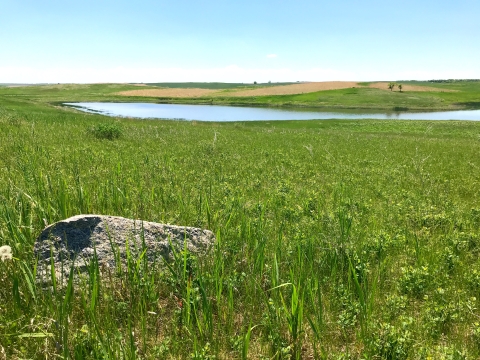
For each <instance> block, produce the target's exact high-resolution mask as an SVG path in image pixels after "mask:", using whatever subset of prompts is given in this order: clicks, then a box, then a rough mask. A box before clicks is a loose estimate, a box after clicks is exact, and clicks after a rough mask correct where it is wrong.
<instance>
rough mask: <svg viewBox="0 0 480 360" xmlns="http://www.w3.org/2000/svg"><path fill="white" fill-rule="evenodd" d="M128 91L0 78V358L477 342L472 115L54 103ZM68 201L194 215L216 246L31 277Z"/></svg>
mask: <svg viewBox="0 0 480 360" xmlns="http://www.w3.org/2000/svg"><path fill="white" fill-rule="evenodd" d="M434 86H435V87H439V86H446V87H448V86H450V87H452V86H453V87H455V86H457V87H461V86H470V87H472V89H471V90H469V92H466V93H467V94H470V95H465V94H463V93H462V92H458V93H454V92H451V93H447V92H445V93H435V96H438V97H439V98H443V99H445V102H448V103H452V104H453V103H454V102H458V99H459V98H461V99H463V100H464V102H467V101H468V102H471V103H475V97H474V95H471V94H474V93H475V92H476V91H477V90H476V89H477V88H476V86H477V85H471V84H468V85H462V84H460V85H455V84H453V85H452V84H434ZM129 88H134V86H133V85H104V84H102V85H100V84H99V85H78V86H77V85H70V86H65V85H62V86H46V87H28V88H1V89H0V139H1V142H0V170H1V175H0V245H9V246H11V247H12V250H13V256H14V259H13V260H11V261H8V260H6V261H4V262H0V358H5V359H50V358H63V359H179V358H183V359H309V358H318V359H338V360H339V359H476V358H479V357H480V312H479V310H478V309H479V307H480V260H479V254H480V156H479V153H480V123H479V122H462V121H449V122H443V121H375V120H362V121H342V120H338V121H337V120H327V121H298V122H295V121H278V122H248V123H241V122H239V123H200V122H182V121H166V120H150V121H142V120H133V119H120V118H118V119H112V118H108V117H105V116H100V115H94V114H85V113H79V112H77V111H75V110H73V109H68V108H64V107H60V106H55V104H58V103H60V102H61V101H78V100H97V101H98V100H102V99H106V100H112V101H113V100H116V96H115V95H112V94H113V93H114V92H117V91H120V90H128V89H129ZM136 88H138V87H136ZM62 89H63V91H62ZM65 89H67V90H68V89H69V90H68V91H66V90H65ZM119 89H120V90H119ZM370 90H372V91H377V90H378V89H368V91H370ZM344 91H347V90H335V91H334V92H331V93H330V92H323V93H329V94H330V95H328V96H332V97H333V98H334V97H341V96H343V95H342V94H343V92H344ZM348 91H350V90H348ZM362 91H363V90H362ZM378 91H381V90H378ZM405 94H408V93H405ZM425 94H426V95H423V94H417V95H418V96H419V97H421V96H432V94H431V93H425ZM394 95H397V93H394ZM417 95H416V96H417ZM298 96H308V94H304V95H298ZM388 96H390V95H388ZM392 96H393V95H392ZM462 96H463V97H462ZM352 97H353V94H352ZM352 97H350V98H352ZM279 98H280V97H278V98H276V99H277V100H278V99H279ZM345 98H349V97H346V96H345V97H344V99H345ZM257 99H258V98H257ZM477 99H478V98H477ZM277 100H275V101H277ZM151 101H154V100H153V99H152V100H151ZM219 101H220V100H219ZM261 101H264V102H268V100H266V99H260V100H258V102H261ZM281 101H283V100H278V102H281ZM352 101H353V100H352ZM378 101H379V100H377V102H378ZM425 101H426V100H425ZM344 103H345V102H344ZM372 103H373V101H372ZM389 106H390V105H389ZM82 213H83V214H85V213H94V214H108V215H117V216H124V217H128V218H138V219H144V220H146V221H156V222H165V223H170V224H178V225H187V226H198V227H203V228H208V229H210V230H212V231H213V232H214V233H215V234H216V236H217V243H216V245H215V247H214V248H212V249H211V251H210V252H209V253H208V254H206V255H205V256H201V257H200V256H198V257H196V256H194V255H193V254H189V253H187V252H185V251H182V252H178V253H176V256H175V258H174V260H173V261H172V262H170V263H168V265H167V263H165V262H164V261H163V260H162V259H159V260H158V262H157V264H155V266H147V265H148V264H146V263H145V261H144V260H142V259H129V262H128V266H127V267H126V268H125V269H121V268H119V269H116V270H115V271H111V272H109V271H107V272H101V271H100V270H101V269H98V266H96V263H95V262H94V261H92V263H91V264H90V266H89V270H88V277H87V278H85V279H83V280H81V282H80V283H77V282H73V281H69V283H68V286H66V287H60V286H51V287H44V286H42V284H39V283H37V282H36V281H35V277H36V276H35V273H36V258H35V256H34V253H33V244H34V241H35V239H36V237H37V236H38V234H39V233H40V232H41V230H42V229H43V228H44V227H45V225H46V224H51V223H53V222H55V221H58V220H61V219H64V218H67V217H69V216H73V215H77V214H82ZM73 275H74V274H73V273H72V276H73Z"/></svg>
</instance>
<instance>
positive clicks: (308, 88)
mask: <svg viewBox="0 0 480 360" xmlns="http://www.w3.org/2000/svg"><path fill="white" fill-rule="evenodd" d="M357 85H358V84H357V83H356V82H351V81H325V82H308V83H299V84H292V85H282V86H271V87H263V88H259V89H252V90H238V91H229V92H224V93H218V94H216V96H229V97H234V96H238V97H246V96H268V95H293V94H303V93H311V92H316V91H325V90H338V89H346V88H351V87H355V86H357Z"/></svg>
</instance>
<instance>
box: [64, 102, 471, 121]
mask: <svg viewBox="0 0 480 360" xmlns="http://www.w3.org/2000/svg"><path fill="white" fill-rule="evenodd" d="M65 105H69V106H74V107H76V108H77V109H79V110H82V111H86V112H94V113H100V114H103V115H108V116H122V117H134V118H142V119H181V120H198V121H219V122H225V121H256V120H257V121H258V120H260V121H267V120H269V121H270V120H313V119H320V120H324V119H390V120H396V119H398V120H472V121H480V110H460V111H435V112H372V111H361V110H354V111H342V112H340V111H339V112H333V111H318V110H303V109H295V110H292V109H289V110H286V109H277V108H258V107H238V106H219V105H183V104H182V105H179V104H149V103H99V102H92V103H86V102H85V103H65Z"/></svg>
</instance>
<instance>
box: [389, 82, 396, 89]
mask: <svg viewBox="0 0 480 360" xmlns="http://www.w3.org/2000/svg"><path fill="white" fill-rule="evenodd" d="M394 87H395V83H393V82H391V83H389V84H388V88H389V89H390V91H393V88H394Z"/></svg>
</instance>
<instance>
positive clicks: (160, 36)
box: [0, 0, 480, 83]
mask: <svg viewBox="0 0 480 360" xmlns="http://www.w3.org/2000/svg"><path fill="white" fill-rule="evenodd" d="M479 15H480V1H479V0H444V1H438V0H437V1H433V0H401V1H399V0H395V1H391V0H337V1H324V0H316V1H315V0H295V1H284V0H275V1H273V0H254V1H253V0H242V1H229V0H195V1H193V0H188V1H187V0H170V1H164V0H136V1H133V0H129V1H124V0H95V1H92V0H82V1H80V0H77V1H70V0H41V1H39V0H0V83H100V82H120V83H121V82H185V81H206V82H216V81H219V82H244V83H252V82H254V81H257V82H267V81H272V82H284V81H335V80H337V81H375V80H385V81H395V80H428V79H449V78H468V79H472V78H475V79H478V78H480V45H479V43H480V41H479V40H480V21H479Z"/></svg>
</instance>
